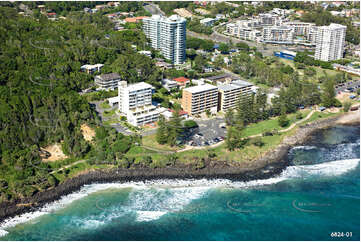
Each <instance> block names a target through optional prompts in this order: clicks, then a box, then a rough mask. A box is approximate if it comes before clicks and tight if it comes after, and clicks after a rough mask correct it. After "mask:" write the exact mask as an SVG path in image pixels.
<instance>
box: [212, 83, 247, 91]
mask: <svg viewBox="0 0 361 242" xmlns="http://www.w3.org/2000/svg"><path fill="white" fill-rule="evenodd" d="M238 88H241V87H240V86H239V85H232V84H225V85H221V86H218V89H220V90H222V91H232V90H234V89H238Z"/></svg>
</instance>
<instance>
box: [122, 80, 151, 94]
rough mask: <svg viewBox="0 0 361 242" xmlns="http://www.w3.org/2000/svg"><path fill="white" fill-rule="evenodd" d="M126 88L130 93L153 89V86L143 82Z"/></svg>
mask: <svg viewBox="0 0 361 242" xmlns="http://www.w3.org/2000/svg"><path fill="white" fill-rule="evenodd" d="M127 88H128V90H129V91H130V92H131V91H137V90H141V89H147V88H153V86H152V85H150V84H148V83H145V82H138V83H135V84H131V85H129V86H128V87H127Z"/></svg>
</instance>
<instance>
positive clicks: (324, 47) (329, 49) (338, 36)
mask: <svg viewBox="0 0 361 242" xmlns="http://www.w3.org/2000/svg"><path fill="white" fill-rule="evenodd" d="M346 28H347V27H346V26H344V25H340V24H330V25H329V26H321V27H318V28H317V34H316V51H315V59H316V60H322V61H332V60H338V59H341V58H342V57H343V51H344V45H345V37H346Z"/></svg>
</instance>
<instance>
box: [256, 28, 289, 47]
mask: <svg viewBox="0 0 361 242" xmlns="http://www.w3.org/2000/svg"><path fill="white" fill-rule="evenodd" d="M293 38H294V31H293V28H291V27H287V26H279V27H278V26H273V27H265V28H263V41H264V42H265V43H275V44H293Z"/></svg>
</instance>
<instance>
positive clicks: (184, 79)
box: [173, 76, 189, 82]
mask: <svg viewBox="0 0 361 242" xmlns="http://www.w3.org/2000/svg"><path fill="white" fill-rule="evenodd" d="M173 80H174V81H176V82H187V81H189V79H188V78H185V77H183V76H182V77H177V78H174V79H173Z"/></svg>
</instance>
